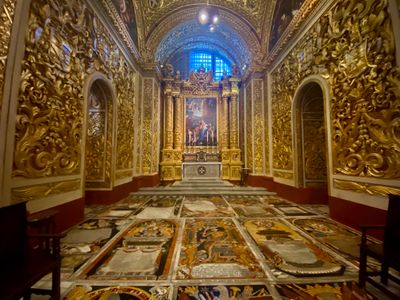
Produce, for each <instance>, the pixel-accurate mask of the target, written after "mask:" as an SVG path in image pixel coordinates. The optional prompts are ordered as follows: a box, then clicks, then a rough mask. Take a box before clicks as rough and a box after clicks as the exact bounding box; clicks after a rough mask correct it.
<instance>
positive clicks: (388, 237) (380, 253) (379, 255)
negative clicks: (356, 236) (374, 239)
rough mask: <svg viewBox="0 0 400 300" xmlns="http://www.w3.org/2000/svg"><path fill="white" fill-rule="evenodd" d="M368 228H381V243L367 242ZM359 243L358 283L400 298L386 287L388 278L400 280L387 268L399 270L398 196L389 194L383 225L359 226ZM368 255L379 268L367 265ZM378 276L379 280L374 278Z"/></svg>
mask: <svg viewBox="0 0 400 300" xmlns="http://www.w3.org/2000/svg"><path fill="white" fill-rule="evenodd" d="M369 230H383V243H382V244H375V243H369V242H368V239H367V233H368V231H369ZM361 232H362V236H361V244H360V271H359V285H360V287H364V286H365V283H366V282H369V283H371V284H372V285H373V286H375V287H376V288H378V289H379V290H381V291H383V292H384V293H386V294H387V295H389V296H391V297H393V298H394V299H400V293H399V294H397V293H394V292H393V290H392V289H389V287H388V280H391V283H393V284H394V285H400V280H399V278H397V277H396V276H393V275H392V274H391V273H390V272H389V269H390V268H392V269H393V270H396V271H400V196H398V195H389V206H388V210H387V215H386V224H385V225H373V226H361ZM368 257H372V258H374V259H375V260H377V261H378V262H379V264H380V269H379V270H376V269H375V270H374V268H373V267H370V266H369V265H368V260H367V258H368ZM374 276H380V282H379V281H377V280H374V278H372V277H374Z"/></svg>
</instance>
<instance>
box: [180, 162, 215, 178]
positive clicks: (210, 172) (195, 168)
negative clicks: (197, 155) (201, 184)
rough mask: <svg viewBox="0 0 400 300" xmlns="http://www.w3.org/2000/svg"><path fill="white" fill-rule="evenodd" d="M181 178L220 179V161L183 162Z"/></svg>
mask: <svg viewBox="0 0 400 300" xmlns="http://www.w3.org/2000/svg"><path fill="white" fill-rule="evenodd" d="M182 179H183V180H185V179H221V163H220V162H183V163H182Z"/></svg>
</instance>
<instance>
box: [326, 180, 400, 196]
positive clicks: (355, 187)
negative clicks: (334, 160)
mask: <svg viewBox="0 0 400 300" xmlns="http://www.w3.org/2000/svg"><path fill="white" fill-rule="evenodd" d="M333 182H334V185H335V188H338V189H341V190H351V191H354V192H359V193H368V194H370V195H381V196H385V197H386V196H387V195H388V194H393V195H400V188H396V187H390V186H384V185H375V184H369V183H364V182H354V181H347V180H339V179H334V180H333Z"/></svg>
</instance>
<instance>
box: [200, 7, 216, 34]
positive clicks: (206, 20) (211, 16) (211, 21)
mask: <svg viewBox="0 0 400 300" xmlns="http://www.w3.org/2000/svg"><path fill="white" fill-rule="evenodd" d="M197 18H198V20H199V23H200V24H201V25H207V26H208V28H209V30H210V31H211V32H214V31H215V28H216V25H217V24H218V22H219V13H218V9H217V8H215V7H212V6H209V5H207V6H205V7H203V8H201V9H200V10H199V13H198V15H197Z"/></svg>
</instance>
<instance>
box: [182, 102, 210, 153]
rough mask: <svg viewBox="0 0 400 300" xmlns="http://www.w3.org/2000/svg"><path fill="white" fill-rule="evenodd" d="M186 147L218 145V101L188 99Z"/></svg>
mask: <svg viewBox="0 0 400 300" xmlns="http://www.w3.org/2000/svg"><path fill="white" fill-rule="evenodd" d="M185 104H186V118H185V120H186V128H185V132H186V134H185V145H186V146H216V145H217V99H216V98H186V103H185Z"/></svg>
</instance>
